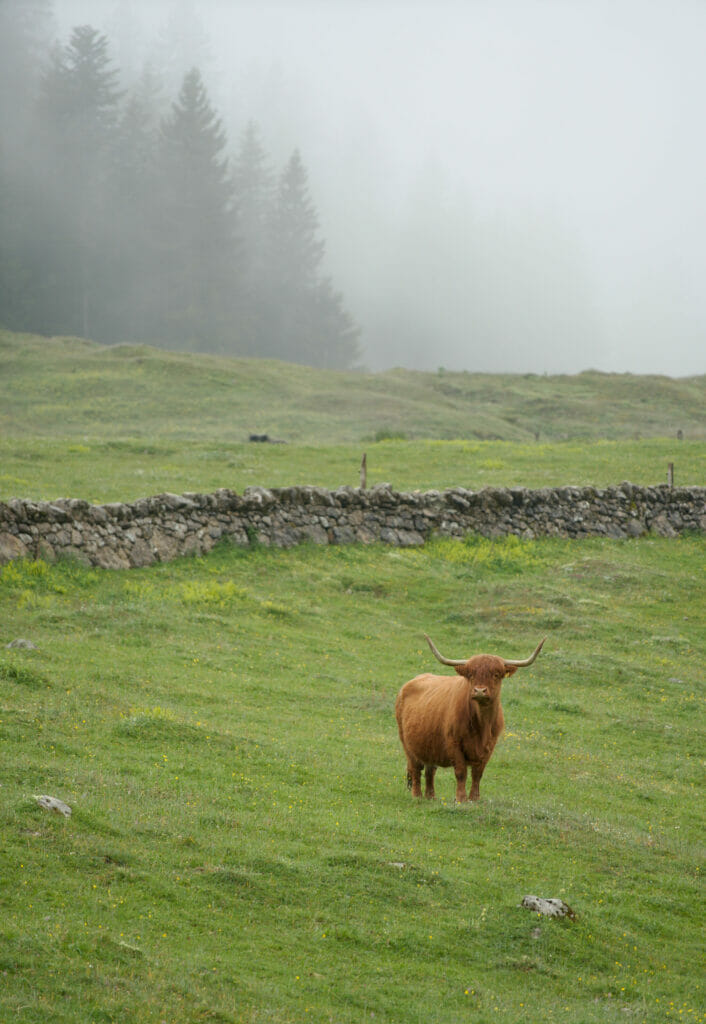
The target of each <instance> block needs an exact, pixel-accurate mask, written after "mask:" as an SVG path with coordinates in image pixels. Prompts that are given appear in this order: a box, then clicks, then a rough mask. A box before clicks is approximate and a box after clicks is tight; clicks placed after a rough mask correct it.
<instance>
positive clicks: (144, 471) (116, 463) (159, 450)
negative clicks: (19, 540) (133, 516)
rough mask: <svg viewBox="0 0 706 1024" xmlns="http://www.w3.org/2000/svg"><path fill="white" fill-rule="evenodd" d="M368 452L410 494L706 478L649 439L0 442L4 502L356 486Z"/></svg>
mask: <svg viewBox="0 0 706 1024" xmlns="http://www.w3.org/2000/svg"><path fill="white" fill-rule="evenodd" d="M363 451H365V452H366V455H367V466H368V485H369V486H372V485H374V484H376V483H382V482H387V483H390V484H392V486H393V487H394V488H395V489H396V490H401V491H413V490H429V489H432V488H436V489H440V490H441V489H443V488H445V487H453V486H459V485H460V486H462V487H468V488H470V489H471V490H480V489H481V488H482V487H490V486H494V487H550V486H551V487H559V486H564V485H566V484H575V485H582V484H593V485H596V486H600V487H606V486H609V485H615V484H619V483H621V482H622V481H623V480H630V481H631V482H632V483H635V484H642V485H652V484H662V483H666V481H667V466H668V464H669V463H670V462H671V463H673V464H674V467H675V470H674V474H675V482H676V484H677V485H679V486H703V485H704V483H705V482H706V444H704V442H699V441H677V440H674V441H672V440H666V439H664V438H662V439H660V438H654V439H651V440H645V441H586V442H578V441H573V442H570V441H566V442H557V443H553V444H552V443H546V444H541V443H540V444H534V443H532V444H522V443H518V442H513V441H484V442H474V441H421V440H420V441H399V440H397V441H382V442H377V443H372V444H367V445H342V444H339V445H330V446H324V445H321V446H319V447H314V446H311V445H294V444H293V445H266V444H265V445H263V444H248V443H245V444H228V443H220V442H201V441H183V442H179V443H174V442H164V441H151V440H141V441H135V440H119V439H116V440H112V441H105V440H91V441H88V440H86V441H83V442H81V443H76V442H75V441H72V440H70V439H66V438H60V439H56V438H51V439H34V438H32V439H24V440H20V439H17V438H10V439H8V438H5V439H0V500H4V501H7V500H8V499H9V498H12V497H23V498H32V499H34V500H40V499H45V500H51V499H54V498H58V497H71V498H84V499H86V500H88V501H92V502H103V501H133V500H136V499H137V498H141V497H145V496H146V495H151V494H161V493H163V492H165V491H171V492H173V493H177V494H181V493H183V492H184V491H200V492H202V493H208V492H211V491H215V490H217V489H218V488H219V487H228V488H230V489H231V490H234V491H238V492H239V493H242V491H243V490H244V489H245V488H246V487H249V486H251V485H253V484H258V485H263V486H266V487H286V486H290V485H293V484H305V483H306V484H315V485H317V486H321V487H330V488H332V489H335V488H336V487H340V486H341V485H342V484H350V485H352V486H355V487H357V486H358V484H359V482H360V462H361V457H362V454H363Z"/></svg>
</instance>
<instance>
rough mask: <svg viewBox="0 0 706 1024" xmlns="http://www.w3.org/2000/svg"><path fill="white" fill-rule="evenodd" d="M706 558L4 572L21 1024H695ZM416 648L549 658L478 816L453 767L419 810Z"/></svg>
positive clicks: (308, 559) (421, 656)
mask: <svg viewBox="0 0 706 1024" xmlns="http://www.w3.org/2000/svg"><path fill="white" fill-rule="evenodd" d="M705 557H706V540H705V539H704V538H696V537H684V538H682V539H680V540H678V541H668V540H663V539H645V540H640V541H629V542H615V541H599V540H594V541H582V542H580V543H575V542H574V543H572V542H569V541H558V540H554V541H542V542H539V541H538V542H532V543H520V542H517V541H514V540H509V541H506V542H504V543H500V542H496V543H491V542H486V541H478V540H475V541H474V540H472V539H471V540H469V541H468V542H465V543H460V542H450V541H437V542H433V543H431V544H429V545H427V546H426V547H425V548H424V549H421V550H406V551H397V550H389V549H385V548H383V547H377V546H375V547H371V548H356V547H352V548H326V549H321V548H315V547H300V548H297V549H294V550H290V551H277V550H266V549H253V550H248V551H242V550H238V549H234V548H230V547H221V548H219V549H217V551H215V552H214V553H213V554H212V555H210V556H209V557H208V558H205V559H192V560H182V561H179V562H175V563H172V564H170V565H160V566H155V567H153V568H151V569H148V570H132V571H129V572H105V571H99V570H90V569H85V568H81V567H78V566H76V565H73V564H71V563H59V564H57V565H54V566H47V565H45V564H44V563H41V562H28V563H11V564H9V565H7V566H5V567H3V568H2V569H0V612H1V621H2V624H3V625H2V638H1V639H2V648H1V649H0V678H1V680H2V705H1V710H0V736H1V737H2V747H1V748H0V749H1V750H2V763H3V773H2V787H1V788H0V816H1V822H2V825H1V827H2V835H3V847H4V850H3V853H4V856H3V877H2V889H1V890H0V906H1V907H2V917H1V921H0V933H1V935H2V942H1V943H0V980H1V984H0V1020H2V1021H8V1022H9V1021H13V1022H14V1021H16V1022H21V1024H29V1022H42V1024H44V1022H46V1021H48V1020H52V1021H56V1022H71V1024H86V1022H89V1021H96V1022H98V1021H116V1022H117V1021H127V1020H129V1021H131V1022H136V1024H142V1022H150V1024H152V1022H161V1021H168V1022H195V1021H224V1022H226V1021H227V1022H230V1021H233V1022H248V1024H250V1022H261V1021H273V1022H300V1021H307V1020H311V1021H322V1022H323V1021H334V1022H339V1024H340V1022H351V1024H353V1022H355V1024H357V1022H361V1021H368V1020H374V1021H384V1022H389V1024H402V1022H404V1024H408V1022H413V1024H416V1022H429V1021H431V1022H438V1024H444V1022H453V1024H456V1022H458V1021H466V1020H467V1021H473V1022H480V1024H483V1022H491V1021H493V1022H495V1021H497V1022H506V1024H511V1022H517V1021H524V1020H528V1021H566V1022H581V1024H592V1022H618V1021H620V1022H624V1021H640V1022H649V1024H652V1022H654V1024H657V1022H664V1021H689V1022H702V1021H703V1020H704V1018H705V1014H704V1007H705V1006H706V1002H705V993H704V986H703V977H704V975H703V909H704V907H703V880H702V872H703V855H704V845H703V840H704V804H703V778H704V776H703V767H704V749H705V748H704V728H703V724H704V717H703V697H704V672H703V665H704V661H705V659H706V649H705V648H706V644H705V642H704V641H705V638H704V633H703V617H704V611H705V609H704V600H703V595H704V590H703V566H704V561H705ZM423 631H428V632H430V633H431V634H432V636H433V637H434V639H435V640H436V642H437V643H438V644H439V646H440V647H441V649H442V650H443V651H444V652H445V653H447V654H448V655H449V656H451V657H463V656H465V655H466V654H470V653H471V652H473V651H477V650H481V649H485V650H491V651H497V652H499V653H502V654H504V655H505V656H507V657H514V658H518V657H525V656H526V655H527V654H529V653H530V652H531V650H532V649H533V647H534V645H535V644H536V642H537V640H538V639H539V638H540V637H541V636H543V635H545V634H546V635H547V636H548V640H547V643H546V646H545V650H544V651H543V652H542V654H541V655H540V658H539V659H538V661H537V662H536V663H535V665H533V666H532V667H531V668H530V669H526V670H523V671H521V672H520V673H518V674H517V675H515V676H513V677H512V679H509V680H507V681H506V683H505V685H504V705H505V712H506V719H507V727H506V732H505V735H504V738H503V740H502V741H501V743H500V744H499V747H498V749H497V750H496V753H495V755H494V757H493V759H492V760H491V762H490V765H489V767H488V769H487V771H486V774H485V777H484V780H483V785H482V798H483V799H482V801H481V803H480V804H478V805H473V806H464V807H458V806H456V805H454V803H453V800H452V796H453V790H454V786H453V779H452V777H451V773H450V772H448V771H442V772H441V773H440V778H439V780H438V784H437V792H438V793H439V795H440V799H439V800H438V801H437V802H436V803H435V804H433V805H432V804H427V803H426V802H421V803H419V802H415V801H413V800H412V798H411V797H410V795H409V793H408V792H407V790H406V788H405V784H404V759H403V756H402V752H401V749H400V747H399V742H398V739H397V735H396V727H395V722H394V717H393V702H394V695H395V693H396V691H397V689H398V687H399V686H400V685H401V683H402V682H404V681H405V680H406V679H408V678H410V677H411V676H413V675H415V674H417V673H418V672H421V671H427V670H430V669H433V668H434V667H436V663H434V662H433V661H432V660H431V657H430V654H429V652H428V651H427V650H426V648H425V647H424V645H423V642H422V639H421V634H422V632H423ZM17 636H23V637H27V638H29V639H31V640H32V641H34V643H36V644H37V645H38V647H39V650H38V651H35V652H33V651H22V650H16V651H11V650H7V649H5V648H4V644H5V643H7V642H8V641H10V640H11V639H13V638H15V637H17ZM42 793H48V794H50V795H53V796H56V797H59V798H61V799H63V800H65V801H66V802H67V803H68V804H70V805H71V806H72V808H73V815H72V817H71V818H68V819H64V818H62V817H59V816H55V815H51V814H49V813H48V812H46V811H44V810H42V809H41V808H40V807H38V806H37V804H36V802H35V800H34V799H33V795H35V794H42ZM527 894H535V895H540V896H557V897H561V898H562V899H564V900H565V901H566V902H567V903H569V904H570V905H571V906H572V907H573V909H574V911H575V912H576V914H577V920H576V921H573V922H572V921H552V920H549V919H540V918H538V917H537V915H535V914H532V913H530V912H528V911H526V910H523V909H521V908H519V907H518V904H519V903H520V901H521V899H522V897H523V896H524V895H527Z"/></svg>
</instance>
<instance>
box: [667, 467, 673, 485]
mask: <svg viewBox="0 0 706 1024" xmlns="http://www.w3.org/2000/svg"><path fill="white" fill-rule="evenodd" d="M667 486H668V487H669V489H670V491H671V489H672V488H673V487H674V463H673V462H670V463H669V464H668V465H667Z"/></svg>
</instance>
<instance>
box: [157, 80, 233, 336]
mask: <svg viewBox="0 0 706 1024" xmlns="http://www.w3.org/2000/svg"><path fill="white" fill-rule="evenodd" d="M225 148H226V136H225V132H224V131H223V126H222V125H221V122H220V119H219V118H218V116H217V115H216V112H215V111H214V109H213V108H212V106H211V104H210V102H209V98H208V95H207V93H206V89H205V87H204V84H203V82H202V80H201V75H200V73H199V71H198V70H197V69H196V68H193V69H192V70H191V71H189V72H187V74H186V76H185V78H184V82H183V84H182V87H181V90H180V92H179V97H178V99H177V101H176V103H174V104H173V105H172V111H171V114H170V115H169V116H168V117H167V118H166V119H165V120H164V121H163V122H162V126H161V136H160V141H159V148H158V156H157V160H158V178H159V186H158V192H157V195H156V196H155V200H156V203H155V228H156V240H157V246H158V247H159V249H161V253H160V256H161V259H160V263H159V267H158V268H155V274H156V277H157V280H158V287H157V291H158V294H159V301H160V303H161V309H162V313H163V328H164V329H165V331H166V333H165V340H171V341H172V342H176V343H178V344H180V345H183V346H185V347H188V348H194V349H195V350H196V351H199V350H201V351H203V350H211V351H214V350H217V351H218V350H221V351H222V350H224V349H225V348H227V347H228V346H227V340H228V332H229V331H230V332H231V333H232V332H233V329H234V328H233V323H232V317H233V315H235V309H234V308H231V300H230V296H231V295H232V294H233V291H234V288H235V283H236V282H235V275H236V263H237V261H236V255H235V254H236V245H235V214H234V208H233V183H232V179H231V177H230V175H229V171H228V160H227V158H226V156H225V155H224V151H225Z"/></svg>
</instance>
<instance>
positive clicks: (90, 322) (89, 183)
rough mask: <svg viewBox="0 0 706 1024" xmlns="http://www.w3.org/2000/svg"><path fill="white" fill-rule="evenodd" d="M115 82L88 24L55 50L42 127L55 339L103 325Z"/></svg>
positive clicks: (47, 281)
mask: <svg viewBox="0 0 706 1024" xmlns="http://www.w3.org/2000/svg"><path fill="white" fill-rule="evenodd" d="M117 79H118V72H117V71H116V70H115V69H114V68H112V67H111V63H110V58H109V55H108V40H107V39H106V37H105V36H103V35H100V33H98V32H97V31H96V29H94V28H91V26H90V25H82V26H79V27H78V28H75V29H74V30H73V32H72V34H71V38H70V40H69V42H68V44H67V45H66V46H65V47H60V48H56V49H55V50H54V52H53V54H52V58H51V63H50V65H49V68H48V70H47V72H46V74H45V75H44V78H43V81H42V89H41V95H40V98H39V104H38V115H39V126H40V132H41V140H42V143H43V145H44V147H45V158H46V159H47V160H49V161H50V164H51V167H52V175H51V185H50V188H51V191H48V192H47V194H46V195H45V197H44V201H45V203H46V216H47V222H48V225H47V226H48V229H49V230H48V231H47V232H46V234H45V235H44V239H45V245H46V251H47V260H48V265H47V267H46V271H45V278H44V282H43V284H44V302H43V306H44V310H43V315H44V318H46V326H47V327H48V328H49V329H51V330H52V332H54V333H58V332H63V333H67V334H69V333H72V334H81V335H83V336H84V337H90V336H91V334H92V333H93V331H94V328H95V327H96V326H97V324H96V313H97V310H98V309H99V307H100V289H101V287H102V281H103V273H104V270H105V267H104V264H105V256H106V248H105V246H104V245H103V244H102V243H103V241H104V239H105V235H106V233H107V232H108V231H109V226H108V222H107V219H106V218H107V215H108V211H107V210H106V207H105V188H106V174H107V168H108V159H109V153H110V149H111V143H112V139H113V134H114V131H115V126H116V123H117V118H118V104H119V101H120V98H121V93H120V91H119V89H118V86H117ZM98 315H99V314H98Z"/></svg>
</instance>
